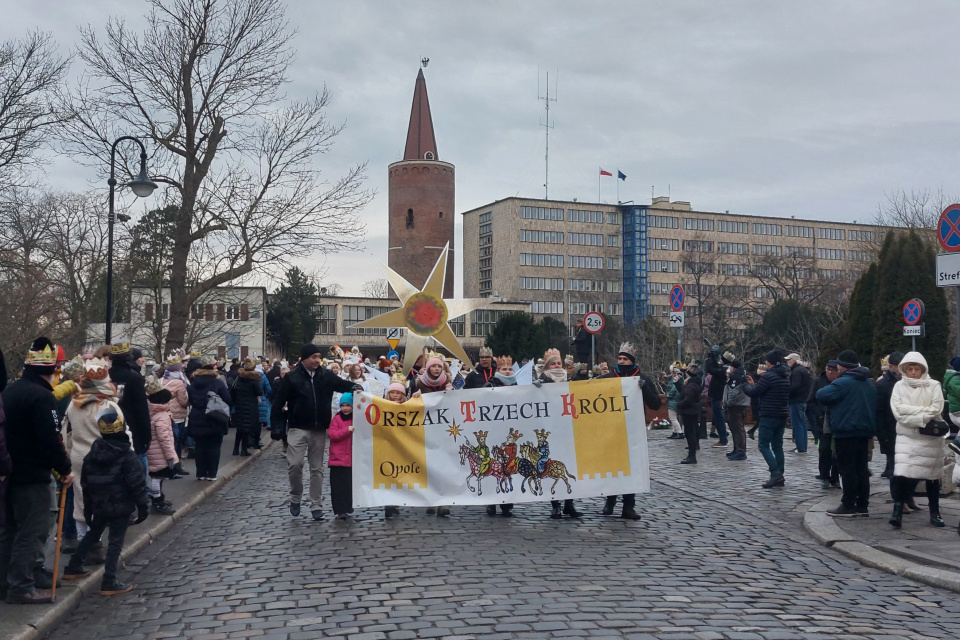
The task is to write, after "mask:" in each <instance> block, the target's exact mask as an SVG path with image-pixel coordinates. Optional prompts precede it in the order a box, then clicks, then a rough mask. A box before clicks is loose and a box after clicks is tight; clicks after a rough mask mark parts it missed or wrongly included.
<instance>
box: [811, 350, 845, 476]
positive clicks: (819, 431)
mask: <svg viewBox="0 0 960 640" xmlns="http://www.w3.org/2000/svg"><path fill="white" fill-rule="evenodd" d="M839 375H840V371H839V370H838V369H837V361H836V360H828V361H827V366H826V368H825V369H824V371H823V373H821V374H820V375H819V376H818V377H817V379H816V380H814V381H813V384H812V385H811V387H810V395H809V396H808V397H807V420H809V422H810V427H811V428H812V430H813V437H814V438H816V440H817V454H818V460H817V470H818V471H819V473H818V474H817V480H820V482H821V483H822V485H823V488H824V489H829V488H831V487H832V488H834V489H837V488H839V487H840V470H839V468H838V467H837V458H836V456H835V455H834V454H833V433H832V432H831V431H830V417H829V416H828V415H827V414H828V411H827V407H826V406H824V405H822V404H820V402H818V401H817V392H818V391H820V389H823V388H824V387H825V386H827V385H828V384H830V383H831V382H833V381H834V380H836V379H837V377H838V376H839Z"/></svg>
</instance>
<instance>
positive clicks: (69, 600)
mask: <svg viewBox="0 0 960 640" xmlns="http://www.w3.org/2000/svg"><path fill="white" fill-rule="evenodd" d="M272 446H273V441H269V442H267V443H266V444H265V445H264V447H263V448H262V449H259V450H257V451H255V452H254V453H253V455H251V456H250V457H248V458H244V459H242V460H240V462H239V464H238V466H237V467H235V468H234V469H233V470H232V471H230V472H229V473H228V474H226V475H223V476H220V477H219V478H217V481H216V482H214V483H211V484H210V486H208V487H206V488H204V489H203V490H202V491H199V492H197V493H196V494H194V495H193V496H192V497H191V498H190V499H188V500H187V501H186V502H184V503H183V505H181V506H178V507H177V512H176V513H175V514H173V515H172V516H166V517H163V518H159V519H158V520H157V521H156V523H155V524H153V525H151V527H150V528H149V529H148V530H147V531H146V535H145V536H143V537H141V538H140V539H138V540H137V541H136V542H134V543H133V544H131V545H129V546H127V547H126V548H124V550H123V551H122V552H121V554H120V559H121V560H122V561H126V560H128V559H130V558H132V557H133V556H134V555H135V554H136V553H138V552H140V551H141V550H143V548H144V547H147V546H149V545H151V544H153V543H154V541H155V540H157V538H159V537H160V536H161V535H162V534H163V533H164V532H166V531H167V530H169V529H170V528H172V527H173V526H174V525H175V524H177V523H179V522H180V521H181V520H183V518H184V516H186V515H187V514H188V513H190V512H191V511H193V510H194V509H196V508H197V507H198V506H199V505H200V504H201V503H202V502H203V501H204V500H206V499H207V498H209V497H210V496H211V495H213V494H214V493H217V492H218V491H219V490H220V489H221V488H222V487H223V485H225V484H226V483H227V482H229V481H230V480H232V479H233V478H235V477H236V476H237V475H238V474H239V473H240V472H241V471H243V470H244V469H246V468H247V467H248V466H250V465H251V464H253V461H254V460H256V459H257V458H259V457H260V456H261V455H263V454H264V453H265V452H266V451H267V450H269V449H270V448H271V447H272ZM102 579H103V567H102V566H101V567H98V568H97V569H94V570H92V571H91V572H90V575H89V576H88V577H86V578H83V579H82V580H77V581H75V582H72V584H70V586H73V587H75V588H73V589H70V588H68V587H67V585H68V584H69V583H66V582H65V583H64V586H63V587H59V588H58V589H57V601H56V602H55V603H53V606H52V607H50V609H48V610H47V611H45V612H44V613H43V615H42V616H40V620H39V621H37V623H36V624H32V623H31V624H30V625H29V626H27V628H25V629H22V630H20V631H17V632H14V634H13V636H8V637H7V638H5V639H4V640H37V639H38V638H43V637H44V636H46V635H47V634H48V633H49V632H50V631H52V630H53V629H54V628H55V627H57V626H58V625H59V624H60V623H61V622H62V621H63V619H64V618H66V617H67V616H68V615H69V614H70V613H71V612H72V611H73V609H74V608H75V607H76V606H77V605H78V604H80V600H81V599H82V598H83V596H84V595H87V594H90V593H97V592H99V590H100V581H101V580H102Z"/></svg>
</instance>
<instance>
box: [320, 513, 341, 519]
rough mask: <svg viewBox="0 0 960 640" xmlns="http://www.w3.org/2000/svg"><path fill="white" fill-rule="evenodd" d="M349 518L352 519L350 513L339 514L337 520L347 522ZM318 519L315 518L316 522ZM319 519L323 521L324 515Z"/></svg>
mask: <svg viewBox="0 0 960 640" xmlns="http://www.w3.org/2000/svg"><path fill="white" fill-rule="evenodd" d="M349 517H350V514H349V513H338V514H337V520H346V519H347V518H349ZM316 519H317V518H314V520H316ZM319 519H320V520H323V514H322V513H321V514H320V518H319Z"/></svg>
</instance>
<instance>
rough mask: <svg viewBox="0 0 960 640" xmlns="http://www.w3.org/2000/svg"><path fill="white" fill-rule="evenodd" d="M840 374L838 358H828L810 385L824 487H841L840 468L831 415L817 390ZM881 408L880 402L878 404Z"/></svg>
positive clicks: (809, 407) (810, 413)
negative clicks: (831, 429) (834, 448)
mask: <svg viewBox="0 0 960 640" xmlns="http://www.w3.org/2000/svg"><path fill="white" fill-rule="evenodd" d="M839 375H840V371H839V370H838V369H837V361H836V360H828V361H827V366H826V367H824V370H823V373H821V374H820V375H819V376H818V377H817V378H816V379H815V380H814V381H813V385H812V386H811V387H810V395H809V396H808V397H807V420H809V421H810V426H811V430H812V431H813V437H814V438H815V439H816V440H817V455H818V460H817V470H818V472H819V473H817V480H819V481H820V483H821V486H822V487H823V488H824V489H839V488H840V469H839V467H837V458H836V456H835V455H834V454H833V433H832V432H831V431H830V416H829V414H828V412H827V407H826V406H824V405H822V404H820V402H818V401H817V392H818V391H820V389H823V388H824V387H825V386H827V385H828V384H830V383H831V382H833V381H834V380H836V379H837V377H838V376H839ZM878 408H879V404H878Z"/></svg>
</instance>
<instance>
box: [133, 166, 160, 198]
mask: <svg viewBox="0 0 960 640" xmlns="http://www.w3.org/2000/svg"><path fill="white" fill-rule="evenodd" d="M127 185H128V186H129V187H130V189H131V190H132V191H133V193H134V194H135V195H136V196H137V197H138V198H146V197H147V196H149V195H150V194H151V193H153V191H154V189H156V188H157V183H155V182H154V181H153V180H151V179H150V178H149V176H147V163H146V161H141V162H140V173H139V174H138V175H137V177H136V178H134V179H133V180H131V181H130V182H128V183H127Z"/></svg>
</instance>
